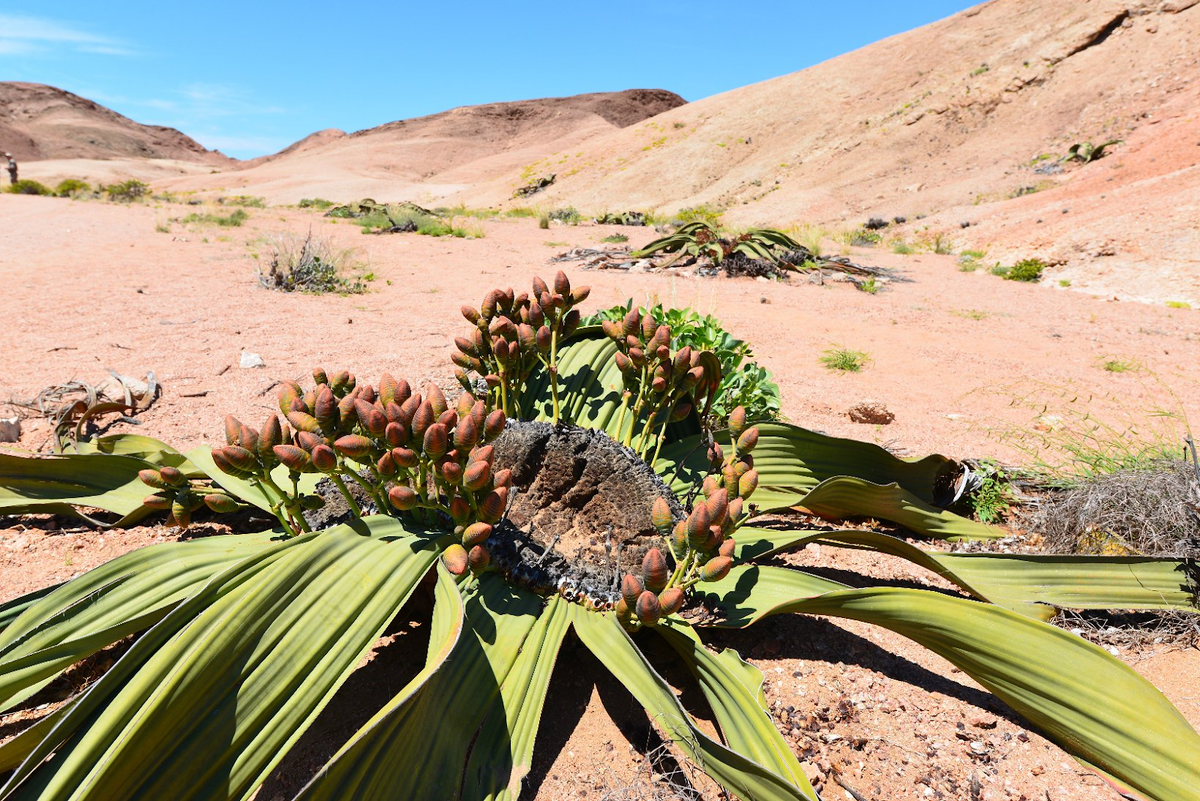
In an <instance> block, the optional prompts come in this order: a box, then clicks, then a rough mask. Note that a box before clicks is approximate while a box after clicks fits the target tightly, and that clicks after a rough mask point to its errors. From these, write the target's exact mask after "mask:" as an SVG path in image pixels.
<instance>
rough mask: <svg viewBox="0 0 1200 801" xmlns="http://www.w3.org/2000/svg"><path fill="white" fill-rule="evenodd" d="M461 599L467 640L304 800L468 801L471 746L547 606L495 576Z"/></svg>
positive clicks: (362, 735)
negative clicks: (427, 800) (465, 779)
mask: <svg viewBox="0 0 1200 801" xmlns="http://www.w3.org/2000/svg"><path fill="white" fill-rule="evenodd" d="M462 591H463V595H464V608H465V624H464V628H463V633H462V636H461V637H459V638H458V641H457V643H455V644H454V647H453V650H452V652H451V653H450V654H449V656H448V658H446V659H445V661H444V663H443V664H441V667H440V669H438V670H436V672H434V673H433V675H432V676H428V677H427V678H426V679H425V680H424V681H423V682H422V683H421V684H420V686H416V687H412V686H410V687H409V688H406V689H405V691H403V692H402V693H400V695H398V696H397V697H396V698H394V699H393V700H392V701H391V702H389V704H388V705H387V706H386V707H385V708H384V709H383V710H382V711H381V712H379V714H377V715H375V717H373V718H372V719H371V720H370V721H368V722H367V724H366V725H365V726H363V728H362V729H360V730H359V731H358V733H357V734H355V736H354V737H353V738H352V739H351V741H350V742H349V743H348V744H347V745H346V747H344V748H343V749H342V750H341V751H339V752H338V754H336V755H335V756H334V759H333V760H332V761H331V762H330V764H329V765H327V766H326V768H325V769H324V770H323V771H322V772H321V773H320V774H318V775H317V776H316V777H315V778H314V779H313V781H312V783H311V784H309V786H308V787H306V788H305V790H304V792H303V793H302V794H301V796H300V798H302V799H305V800H306V801H311V800H312V799H329V800H330V801H332V800H333V799H338V801H341V799H363V801H366V800H367V799H377V798H438V799H455V798H460V797H464V796H463V794H462V781H463V772H464V766H465V765H466V762H467V759H468V757H469V754H470V749H471V744H472V742H473V740H474V739H475V736H476V733H477V732H478V731H479V727H480V726H481V725H482V724H483V722H484V718H485V717H486V715H487V712H488V710H489V708H490V707H491V705H492V703H493V701H494V700H495V698H496V697H497V696H498V694H499V693H500V688H501V687H502V685H503V683H504V680H505V678H506V677H507V676H508V675H509V673H510V671H511V670H512V669H513V667H514V665H515V664H516V662H517V660H518V657H519V655H520V653H521V649H522V648H523V647H524V646H525V644H526V642H527V640H528V638H529V636H530V633H531V632H532V631H533V629H534V626H535V623H536V622H537V620H538V616H539V614H540V613H541V609H542V598H541V597H540V596H537V595H534V594H533V593H531V592H529V591H527V590H522V589H519V588H515V587H511V586H509V585H508V584H506V583H505V582H504V580H503V579H501V578H499V577H498V576H495V575H490V574H484V575H483V576H481V577H480V578H479V579H478V581H475V580H468V581H467V582H466V583H465V584H464V586H463V588H462ZM432 661H433V660H431V662H432Z"/></svg>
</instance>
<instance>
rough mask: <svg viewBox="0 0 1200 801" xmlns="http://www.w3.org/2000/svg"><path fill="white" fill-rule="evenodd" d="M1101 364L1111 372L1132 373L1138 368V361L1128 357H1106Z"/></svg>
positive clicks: (1106, 370)
mask: <svg viewBox="0 0 1200 801" xmlns="http://www.w3.org/2000/svg"><path fill="white" fill-rule="evenodd" d="M1100 366H1101V367H1103V368H1104V370H1105V372H1109V373H1131V372H1135V371H1136V370H1137V369H1138V363H1137V362H1133V361H1129V360H1128V359H1105V360H1104V361H1103V362H1101V364H1100Z"/></svg>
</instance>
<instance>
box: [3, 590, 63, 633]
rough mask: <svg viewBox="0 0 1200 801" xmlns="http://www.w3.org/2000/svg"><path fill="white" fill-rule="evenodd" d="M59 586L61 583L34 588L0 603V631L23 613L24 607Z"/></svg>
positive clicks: (29, 605) (27, 606) (26, 607)
mask: <svg viewBox="0 0 1200 801" xmlns="http://www.w3.org/2000/svg"><path fill="white" fill-rule="evenodd" d="M61 586H62V583H58V584H51V585H50V586H49V587H42V588H41V589H40V590H34V591H33V592H30V593H26V594H25V595H21V596H18V597H16V598H13V599H12V600H10V601H5V602H4V603H0V633H2V632H3V631H4V630H5V629H6V628H8V627H9V626H11V625H12V622H13V621H14V620H16V619H17V618H19V617H20V616H21V615H23V614H24V613H25V610H26V609H28V608H29V607H31V606H33V605H34V604H35V603H37V602H38V601H39V600H41V599H42V598H45V597H46V596H47V595H49V594H50V593H52V592H54V591H55V590H57V589H58V588H59V587H61Z"/></svg>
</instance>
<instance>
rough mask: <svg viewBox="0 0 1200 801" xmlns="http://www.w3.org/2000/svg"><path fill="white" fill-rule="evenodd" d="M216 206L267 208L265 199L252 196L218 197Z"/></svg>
mask: <svg viewBox="0 0 1200 801" xmlns="http://www.w3.org/2000/svg"><path fill="white" fill-rule="evenodd" d="M217 204H218V205H220V206H241V207H243V208H248V209H265V208H266V207H267V201H266V199H264V198H261V197H256V196H254V195H231V196H229V197H219V198H217ZM330 205H332V204H330Z"/></svg>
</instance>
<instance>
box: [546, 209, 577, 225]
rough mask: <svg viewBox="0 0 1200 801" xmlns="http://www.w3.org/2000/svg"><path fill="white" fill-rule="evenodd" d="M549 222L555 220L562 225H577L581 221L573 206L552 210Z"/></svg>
mask: <svg viewBox="0 0 1200 801" xmlns="http://www.w3.org/2000/svg"><path fill="white" fill-rule="evenodd" d="M547 216H549V217H550V219H551V220H557V221H558V222H560V223H562V224H563V225H579V221H580V220H582V219H583V215H581V214H580V213H579V212H578V211H576V210H575V207H574V206H567V207H566V208H563V209H554V210H553V211H551V212H550V214H549V215H547Z"/></svg>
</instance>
